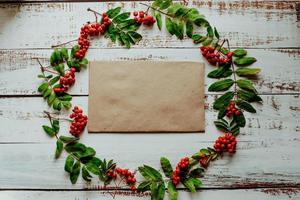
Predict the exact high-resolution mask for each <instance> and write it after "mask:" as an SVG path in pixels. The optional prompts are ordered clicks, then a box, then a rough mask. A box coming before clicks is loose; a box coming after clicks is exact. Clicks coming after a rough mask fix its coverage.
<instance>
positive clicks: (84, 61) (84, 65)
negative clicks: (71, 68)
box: [79, 58, 89, 67]
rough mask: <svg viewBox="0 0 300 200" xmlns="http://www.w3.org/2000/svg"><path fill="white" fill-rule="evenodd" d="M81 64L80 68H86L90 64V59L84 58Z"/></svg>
mask: <svg viewBox="0 0 300 200" xmlns="http://www.w3.org/2000/svg"><path fill="white" fill-rule="evenodd" d="M79 64H80V66H82V67H86V66H87V64H89V61H88V59H86V58H83V59H82V60H81V61H80V62H79Z"/></svg>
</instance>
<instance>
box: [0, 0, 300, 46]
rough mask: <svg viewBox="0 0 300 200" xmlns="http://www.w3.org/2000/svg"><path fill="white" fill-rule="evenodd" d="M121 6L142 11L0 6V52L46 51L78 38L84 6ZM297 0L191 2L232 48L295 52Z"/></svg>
mask: <svg viewBox="0 0 300 200" xmlns="http://www.w3.org/2000/svg"><path fill="white" fill-rule="evenodd" d="M118 5H121V6H122V7H124V9H125V10H127V11H132V10H140V9H145V6H142V5H140V4H139V2H127V3H126V2H122V3H115V2H111V3H100V4H99V3H37V4H35V3H33V4H31V3H30V4H1V5H0V26H1V29H0V35H1V39H0V49H16V48H49V47H50V46H51V45H53V44H56V43H61V42H66V41H68V40H72V39H75V38H77V37H78V33H79V28H80V26H81V25H82V24H83V23H85V22H86V21H91V20H94V19H93V18H94V17H93V15H92V14H91V13H88V12H87V11H86V9H87V8H88V7H91V8H94V9H96V10H99V11H100V12H102V11H105V10H107V8H108V7H115V6H118ZM297 5H298V4H297V1H255V0H247V1H233V0H223V1H208V2H202V1H196V0H195V1H191V2H190V6H193V7H195V8H198V9H199V10H200V12H201V13H203V14H204V15H206V17H207V19H208V20H209V21H210V22H211V23H212V25H213V26H216V27H217V28H218V30H219V32H220V33H221V35H223V36H224V37H226V38H229V39H230V41H231V42H232V46H246V47H299V46H300V41H299V39H298V38H299V36H300V31H299V28H300V26H299V10H297V9H296V8H297ZM140 32H141V33H142V35H143V36H144V39H143V40H142V41H141V42H140V43H139V44H138V45H137V47H139V48H149V47H194V45H193V44H192V42H191V41H190V40H189V39H185V40H183V41H178V40H177V39H176V38H175V37H170V36H169V35H168V34H167V33H166V32H165V30H164V31H163V32H160V31H158V29H157V28H156V27H154V29H153V30H148V28H142V30H141V31H140ZM93 47H96V48H100V47H101V48H117V47H118V45H115V44H112V43H111V42H109V41H108V40H106V39H101V40H98V41H95V42H93Z"/></svg>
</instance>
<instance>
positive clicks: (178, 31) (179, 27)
mask: <svg viewBox="0 0 300 200" xmlns="http://www.w3.org/2000/svg"><path fill="white" fill-rule="evenodd" d="M174 27H175V28H174V34H175V35H176V37H177V38H178V39H180V40H182V39H183V35H184V24H183V22H178V23H175V22H174Z"/></svg>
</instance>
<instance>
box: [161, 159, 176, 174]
mask: <svg viewBox="0 0 300 200" xmlns="http://www.w3.org/2000/svg"><path fill="white" fill-rule="evenodd" d="M160 165H161V167H162V169H163V172H164V173H165V175H166V177H168V178H170V177H171V176H172V173H173V169H172V165H171V163H170V161H169V160H168V159H167V158H165V157H161V158H160Z"/></svg>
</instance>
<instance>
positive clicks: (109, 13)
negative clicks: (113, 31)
mask: <svg viewBox="0 0 300 200" xmlns="http://www.w3.org/2000/svg"><path fill="white" fill-rule="evenodd" d="M120 12H121V7H116V8H112V9H110V10H108V11H107V12H106V14H107V16H108V17H109V18H111V19H112V18H114V17H115V16H117V15H118V14H119V13H120Z"/></svg>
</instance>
